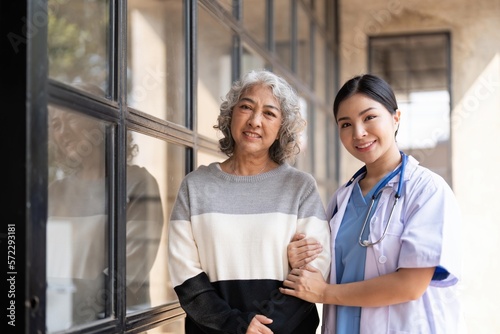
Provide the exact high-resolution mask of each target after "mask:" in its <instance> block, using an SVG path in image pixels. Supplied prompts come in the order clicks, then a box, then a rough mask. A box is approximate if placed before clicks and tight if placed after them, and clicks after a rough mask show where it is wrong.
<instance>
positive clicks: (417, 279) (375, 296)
mask: <svg viewBox="0 0 500 334" xmlns="http://www.w3.org/2000/svg"><path fill="white" fill-rule="evenodd" d="M434 270H435V268H434V267H431V268H402V269H399V270H398V271H396V272H394V273H390V274H387V275H383V276H378V277H375V278H372V279H369V280H365V281H360V282H353V283H344V284H327V283H326V282H325V281H324V279H323V277H322V275H321V273H320V272H319V271H318V270H317V269H316V268H314V267H312V266H306V267H305V268H303V269H293V270H292V271H291V272H290V274H288V277H287V279H286V280H285V281H284V283H283V284H284V286H285V288H281V289H280V291H281V292H282V293H284V294H286V295H290V296H294V297H298V298H301V299H304V300H307V301H309V302H312V303H323V304H334V305H344V306H360V307H377V306H386V305H393V304H399V303H404V302H408V301H411V300H415V299H418V298H420V297H421V296H422V294H423V293H424V292H425V290H426V289H427V287H428V286H429V283H430V281H431V279H432V275H433V274H434Z"/></svg>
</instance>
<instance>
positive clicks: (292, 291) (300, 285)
mask: <svg viewBox="0 0 500 334" xmlns="http://www.w3.org/2000/svg"><path fill="white" fill-rule="evenodd" d="M283 285H284V286H285V288H280V292H281V293H283V294H285V295H290V296H294V297H298V298H300V299H303V300H305V301H308V302H311V303H323V300H324V296H325V291H326V289H327V287H328V283H326V282H325V279H324V278H323V274H321V271H319V270H318V269H316V268H314V267H313V266H310V265H307V266H306V267H305V268H303V269H292V271H290V273H289V274H288V276H287V278H286V280H285V281H284V282H283Z"/></svg>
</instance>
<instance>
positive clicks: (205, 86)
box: [197, 6, 232, 140]
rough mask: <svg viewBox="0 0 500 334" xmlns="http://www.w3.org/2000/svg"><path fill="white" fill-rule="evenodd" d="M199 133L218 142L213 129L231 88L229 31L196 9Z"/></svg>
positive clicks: (204, 11) (203, 11) (200, 9)
mask: <svg viewBox="0 0 500 334" xmlns="http://www.w3.org/2000/svg"><path fill="white" fill-rule="evenodd" d="M198 9H199V11H198V57H197V58H198V67H197V69H198V87H197V89H198V91H197V94H198V96H197V98H198V103H197V116H198V121H197V126H198V132H199V133H200V134H202V135H205V136H207V137H209V138H211V139H214V140H218V139H219V138H217V135H216V134H217V133H216V131H215V129H214V128H213V126H214V125H215V120H217V116H218V115H219V105H220V101H221V97H223V96H224V95H225V94H226V93H227V92H228V91H229V88H230V87H231V51H232V34H231V31H230V30H229V29H227V28H225V27H224V26H222V25H221V23H220V22H219V21H216V20H215V19H214V18H213V16H212V15H211V14H209V13H208V12H207V11H206V10H205V9H204V8H203V7H201V6H198Z"/></svg>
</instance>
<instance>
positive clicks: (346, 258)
mask: <svg viewBox="0 0 500 334" xmlns="http://www.w3.org/2000/svg"><path fill="white" fill-rule="evenodd" d="M384 180H385V178H382V179H381V180H380V181H379V182H378V183H377V184H376V185H375V186H374V187H373V188H372V189H371V190H370V191H369V192H368V193H367V194H366V196H364V197H363V194H362V192H361V188H360V187H359V184H358V183H357V182H356V184H355V185H354V188H353V190H352V194H351V197H350V198H349V202H348V203H347V208H346V211H345V214H344V217H343V218H342V223H341V224H340V227H339V231H338V234H337V237H336V239H335V267H336V270H337V284H340V283H350V282H358V281H362V280H364V277H365V261H366V247H362V246H361V245H360V244H359V242H358V241H359V233H360V232H361V228H362V227H363V223H364V221H365V217H366V215H367V214H368V209H369V208H370V204H371V198H372V195H373V192H374V191H375V189H377V187H378V185H379V184H380V183H382V182H383V181H384ZM378 198H380V197H378ZM378 198H377V200H375V203H374V204H373V205H374V207H373V208H372V212H371V214H370V217H369V219H368V223H367V224H366V227H365V230H364V233H363V238H362V240H365V239H367V238H368V235H369V233H370V224H369V221H370V219H371V216H372V215H373V213H374V212H375V208H376V205H377V204H378ZM360 319H361V307H354V306H337V331H336V333H337V334H356V333H359V323H360Z"/></svg>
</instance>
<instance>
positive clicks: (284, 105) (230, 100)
mask: <svg viewBox="0 0 500 334" xmlns="http://www.w3.org/2000/svg"><path fill="white" fill-rule="evenodd" d="M256 85H264V86H267V87H270V88H271V89H272V92H273V95H274V96H275V97H276V98H277V99H278V101H279V104H280V109H281V113H282V118H283V120H282V123H281V127H280V129H279V132H278V138H279V139H278V140H276V141H275V142H274V143H273V144H272V145H271V147H270V148H269V156H270V158H271V159H272V160H274V161H275V162H276V163H278V164H280V165H281V164H282V163H284V162H289V163H293V162H294V161H295V158H296V156H297V154H298V153H299V152H300V134H301V132H302V131H303V130H304V128H305V126H306V121H305V120H304V119H303V118H302V116H301V114H300V104H299V98H298V95H297V93H296V91H295V90H294V89H293V88H292V86H290V85H289V84H288V83H287V82H286V81H285V80H284V79H283V78H281V77H279V76H278V75H276V74H274V73H272V72H270V71H266V70H261V71H250V72H248V73H247V74H245V75H244V76H243V77H242V78H241V80H239V81H235V82H234V83H233V85H232V86H231V89H230V90H229V92H228V93H227V94H226V98H225V100H223V102H222V104H221V106H220V114H219V117H218V118H217V124H216V125H214V128H215V129H218V130H220V131H221V132H222V135H223V138H221V139H220V140H219V148H220V150H221V151H222V152H224V153H225V154H226V155H227V156H228V157H230V156H232V155H233V153H234V145H235V142H234V139H233V136H232V135H231V120H232V113H233V108H234V106H235V105H236V104H237V103H238V102H239V100H240V98H241V95H242V94H243V93H244V92H245V90H247V89H248V88H250V87H253V86H256Z"/></svg>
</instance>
